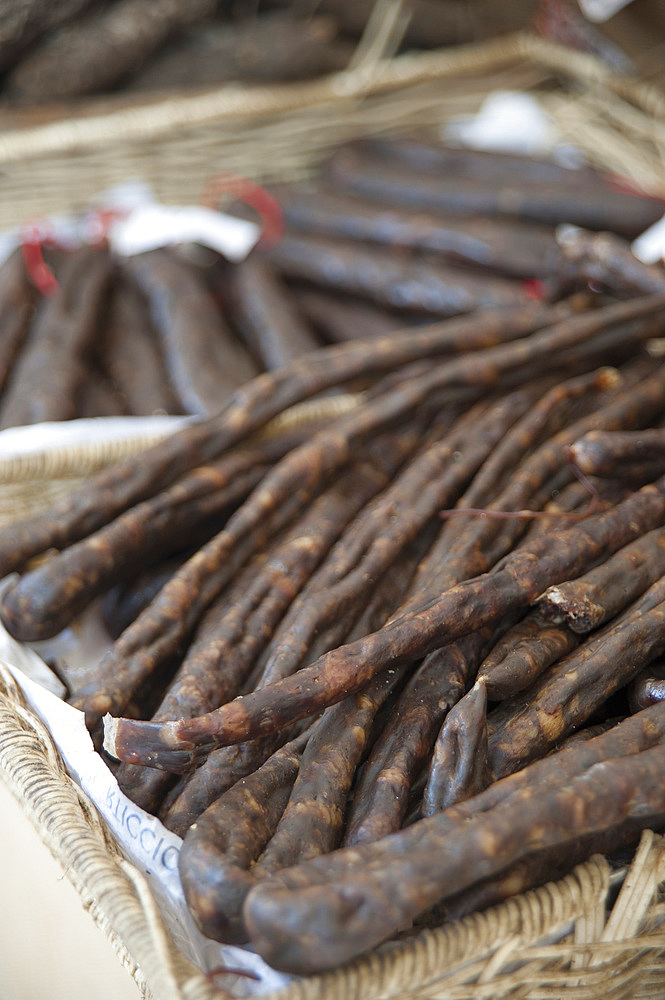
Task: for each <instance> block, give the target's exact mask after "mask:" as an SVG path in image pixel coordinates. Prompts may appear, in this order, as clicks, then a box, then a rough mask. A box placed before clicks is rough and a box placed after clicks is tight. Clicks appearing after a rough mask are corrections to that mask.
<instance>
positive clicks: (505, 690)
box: [478, 610, 580, 701]
mask: <svg viewBox="0 0 665 1000" xmlns="http://www.w3.org/2000/svg"><path fill="white" fill-rule="evenodd" d="M579 642H580V640H579V637H578V636H576V635H575V633H574V632H572V631H571V630H570V628H567V627H566V626H565V625H562V624H548V623H546V622H544V621H543V619H542V617H541V616H540V614H539V613H538V611H537V610H536V611H530V612H529V613H528V614H527V615H526V616H525V617H524V618H523V619H522V621H521V622H518V623H517V625H514V626H513V627H512V628H511V629H509V630H508V631H507V632H506V634H505V635H504V636H503V637H502V638H501V639H499V641H498V642H497V643H496V645H495V646H494V647H493V649H491V650H490V652H489V653H488V654H487V656H486V657H485V659H484V660H483V662H482V663H481V664H480V667H479V668H478V680H479V681H482V682H483V684H484V685H485V688H486V690H487V697H488V698H489V699H490V701H505V699H506V698H511V697H512V696H513V695H514V694H517V693H518V692H519V691H523V690H524V689H525V688H527V687H529V685H530V684H531V683H532V682H533V681H534V680H535V679H536V677H539V676H540V675H541V674H542V673H543V671H544V670H546V669H547V668H548V667H549V666H551V665H552V664H553V663H556V662H557V660H560V659H561V658H562V657H563V656H565V655H566V654H567V653H570V652H572V650H573V649H575V648H576V647H577V646H578V645H579Z"/></svg>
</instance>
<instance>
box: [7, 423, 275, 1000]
mask: <svg viewBox="0 0 665 1000" xmlns="http://www.w3.org/2000/svg"><path fill="white" fill-rule="evenodd" d="M164 419H165V420H166V421H168V422H169V424H170V426H173V427H176V426H178V425H179V424H180V423H181V422H182V421H181V420H180V419H179V418H172V417H171V418H164ZM89 425H94V432H93V438H94V440H96V441H99V440H100V435H101V437H104V436H106V439H114V440H115V439H117V436H118V435H124V436H127V435H128V434H129V433H130V432H131V433H132V434H134V435H136V434H139V435H142V434H144V433H145V432H146V429H148V428H155V427H160V426H163V425H162V424H161V420H160V419H158V422H157V423H155V420H154V419H153V418H132V417H122V418H113V417H110V418H100V419H99V420H96V421H89V420H86V421H79V420H77V421H71V422H63V423H61V424H52V425H41V424H35V425H33V426H30V427H22V428H16V429H12V430H8V431H3V432H2V433H1V434H0V459H2V458H4V457H9V456H10V455H11V456H12V457H15V456H17V455H19V454H26V453H31V454H33V453H35V452H36V451H43V450H44V443H45V441H48V442H49V444H50V446H51V447H53V448H58V447H63V446H65V444H66V445H69V446H71V445H72V444H74V443H81V442H82V440H83V439H84V438H85V436H86V434H90V433H91V431H92V428H91V427H90V426H89ZM79 432H80V433H79ZM19 443H20V444H22V445H23V446H24V450H21V447H19ZM13 579H15V577H8V578H7V579H5V580H4V581H2V582H0V595H1V594H2V592H3V591H4V590H5V589H6V587H7V586H9V584H10V583H11V582H12V580H13ZM108 643H109V639H108V637H107V636H106V634H105V631H104V629H103V626H102V624H101V618H100V615H99V613H98V610H97V608H96V607H95V606H93V607H91V608H90V609H89V610H88V612H86V613H85V614H84V615H83V616H82V617H81V620H80V621H79V622H77V624H76V626H75V627H74V628H72V629H66V630H64V631H63V632H62V633H60V635H58V636H56V637H55V638H54V639H51V640H48V641H44V642H40V643H34V644H32V645H31V646H28V645H25V644H23V643H19V642H16V640H14V639H13V638H12V637H11V636H10V635H9V634H8V633H7V631H6V630H5V629H4V628H3V627H2V625H0V660H2V661H3V663H5V664H6V666H7V668H8V669H9V671H10V672H11V674H12V676H13V677H14V678H15V680H16V682H17V683H18V685H19V686H20V688H21V690H22V692H23V694H24V696H25V699H26V701H27V703H28V705H29V706H30V708H31V709H32V710H33V711H34V712H35V714H36V715H38V716H39V718H40V719H42V721H43V722H44V723H45V724H46V726H47V728H48V730H49V732H50V733H51V736H52V737H53V741H54V743H55V744H56V746H57V747H58V749H59V751H60V753H61V755H62V758H63V760H64V763H65V765H66V767H67V770H68V771H69V773H70V774H71V776H72V777H73V778H74V780H75V781H76V782H77V783H78V784H79V785H80V787H81V788H82V789H83V791H84V792H85V793H86V795H87V796H88V797H89V798H90V800H91V801H92V802H93V803H94V805H95V806H96V807H97V809H98V811H99V812H100V814H101V815H102V816H103V818H104V820H105V821H106V823H107V824H108V826H109V828H110V829H111V831H112V832H113V835H114V836H115V838H116V840H117V843H118V845H119V847H120V849H121V851H122V853H123V854H124V855H125V856H126V857H127V859H128V860H129V861H131V862H133V863H134V864H135V865H136V867H137V868H138V869H139V870H140V871H141V872H143V873H144V874H145V875H146V876H147V877H148V879H149V881H150V884H151V887H152V889H153V892H154V894H155V896H156V898H157V900H158V903H159V906H160V911H161V912H162V914H163V916H164V919H165V920H166V922H167V924H168V926H169V930H170V931H171V933H172V935H173V938H174V940H175V942H176V944H177V946H178V947H179V948H180V949H181V951H182V952H183V954H185V955H186V956H187V957H188V958H189V959H190V960H191V961H193V962H194V963H195V964H196V965H198V966H199V967H200V968H201V969H202V970H203V971H204V972H207V971H210V970H211V969H215V968H218V967H220V966H224V967H228V968H235V969H243V970H246V971H248V972H250V973H252V974H253V975H254V976H256V977H257V979H256V980H254V979H250V978H247V977H244V976H243V977H232V978H229V977H227V978H225V979H224V981H223V985H224V988H226V989H230V990H232V991H233V989H234V985H235V986H237V992H238V993H242V994H244V995H250V994H255V995H260V994H261V993H264V992H267V991H269V990H271V989H276V988H278V987H280V986H283V985H284V984H285V983H287V982H288V981H289V978H290V977H288V976H285V975H283V974H282V973H278V972H275V971H274V970H273V969H271V968H270V967H269V966H267V965H266V964H265V962H263V960H262V959H260V958H259V957H258V956H257V955H254V954H253V953H252V952H250V951H248V950H246V949H242V948H237V947H233V946H227V945H220V944H218V943H216V942H214V941H210V940H208V939H206V938H204V937H203V936H202V935H201V934H200V933H199V931H198V930H197V928H196V927H195V925H194V922H193V920H192V918H191V917H190V915H189V912H188V910H187V906H186V903H185V899H184V895H183V890H182V885H181V882H180V876H179V874H178V853H179V851H180V847H181V845H182V841H181V840H180V838H179V837H176V836H175V835H174V834H172V833H170V832H169V831H168V830H167V829H166V828H165V827H164V826H163V824H162V823H161V822H160V821H159V820H158V819H156V818H155V817H154V816H151V815H149V814H148V813H146V812H144V810H143V809H140V808H139V807H138V806H136V805H134V803H133V802H131V801H130V799H128V798H127V796H126V795H124V794H123V792H122V791H121V790H120V789H119V788H118V784H117V781H116V779H115V777H114V776H113V774H112V773H111V771H110V770H109V768H108V767H107V766H106V764H105V762H104V760H103V759H102V757H101V756H100V755H99V754H97V753H96V752H95V750H94V747H93V744H92V740H91V739H90V736H89V734H88V731H87V729H86V728H85V723H84V716H83V713H82V712H79V711H78V710H77V709H74V708H71V707H70V706H69V705H67V704H66V703H65V702H64V701H62V700H61V699H62V695H63V694H64V687H63V685H62V683H61V682H60V680H59V679H58V678H57V677H56V676H55V675H54V674H53V673H52V671H51V670H50V669H49V668H48V667H47V665H46V663H45V662H44V660H43V659H42V657H41V656H40V655H38V652H37V650H39V652H40V653H41V654H42V655H43V656H45V657H47V658H52V657H56V656H60V657H64V658H66V660H67V664H68V667H71V669H77V667H83V666H84V664H85V663H86V662H87V663H91V662H95V661H96V660H97V659H98V658H99V657H100V656H101V654H102V653H103V651H104V649H105V648H106V646H107V645H108ZM233 980H235V981H236V982H235V983H234V981H233Z"/></svg>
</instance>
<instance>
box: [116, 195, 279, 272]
mask: <svg viewBox="0 0 665 1000" xmlns="http://www.w3.org/2000/svg"><path fill="white" fill-rule="evenodd" d="M108 235H109V241H110V243H111V246H112V247H113V249H114V250H115V252H116V253H119V254H121V255H122V256H124V257H130V256H132V255H133V254H137V253H144V252H145V251H147V250H155V249H156V248H157V247H162V246H167V245H168V244H172V243H201V244H202V245H203V246H207V247H210V248H211V249H212V250H216V251H217V253H220V254H222V256H223V257H226V258H227V260H232V261H238V260H243V259H244V258H245V257H246V256H247V254H248V253H249V251H250V250H251V249H252V247H253V246H254V245H255V243H256V242H257V240H258V238H259V235H260V234H259V228H258V226H256V225H255V224H254V223H253V222H247V221H246V220H245V219H235V218H233V217H232V216H230V215H224V214H223V213H221V212H216V211H215V210H214V209H211V208H204V207H203V206H201V205H192V206H187V207H183V208H170V207H167V206H165V205H144V206H142V207H140V208H137V209H136V210H135V211H133V212H132V213H131V214H130V215H129V216H127V218H125V219H119V220H118V221H117V222H114V223H113V225H112V226H111V227H110V229H109V234H108Z"/></svg>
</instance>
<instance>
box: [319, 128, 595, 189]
mask: <svg viewBox="0 0 665 1000" xmlns="http://www.w3.org/2000/svg"><path fill="white" fill-rule="evenodd" d="M350 148H351V150H352V151H353V152H354V153H355V154H356V156H357V157H358V158H359V159H365V160H369V162H373V163H375V164H377V163H381V162H383V163H385V162H386V161H388V162H392V163H397V164H402V165H403V166H406V167H410V168H411V169H412V170H414V171H418V172H425V173H429V174H435V175H436V176H437V177H439V178H441V177H470V178H473V179H474V180H476V181H480V182H482V183H483V184H485V185H487V186H488V187H492V186H493V187H496V186H497V184H505V183H509V184H513V183H514V182H515V179H516V178H518V179H519V183H520V185H523V186H524V187H527V186H536V187H545V188H549V189H552V188H556V189H558V190H561V189H563V190H568V189H570V188H572V189H576V190H579V189H580V188H583V189H584V190H586V191H593V192H594V193H597V192H598V188H599V186H601V185H602V184H603V183H604V181H605V177H604V175H603V174H602V173H601V172H600V171H599V170H596V169H594V168H593V167H577V168H571V167H565V166H563V165H562V164H560V163H555V162H554V160H548V159H539V158H538V157H535V156H523V155H520V154H513V153H500V152H490V151H489V150H485V149H469V148H465V147H457V146H446V145H444V144H443V143H428V142H424V141H423V140H422V139H413V138H410V137H399V138H396V137H395V136H391V137H390V138H389V139H384V138H381V137H380V136H377V137H374V136H372V137H370V138H367V139H361V140H358V141H356V142H354V143H353V144H352V145H351V146H350ZM338 155H340V156H342V153H340V154H338Z"/></svg>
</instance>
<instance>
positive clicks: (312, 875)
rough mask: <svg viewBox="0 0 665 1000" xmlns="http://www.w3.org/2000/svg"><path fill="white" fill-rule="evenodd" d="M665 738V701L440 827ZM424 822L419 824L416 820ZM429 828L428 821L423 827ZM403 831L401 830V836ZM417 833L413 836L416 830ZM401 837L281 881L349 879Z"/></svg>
mask: <svg viewBox="0 0 665 1000" xmlns="http://www.w3.org/2000/svg"><path fill="white" fill-rule="evenodd" d="M664 741H665V705H661V704H658V705H654V706H652V707H650V708H648V709H645V710H644V711H642V712H637V713H636V714H635V715H632V716H629V717H628V718H626V719H624V720H623V721H622V722H620V723H619V724H618V725H615V726H612V727H611V728H610V729H608V730H606V731H605V732H603V733H602V734H600V735H599V736H596V737H595V738H593V739H590V740H584V741H582V742H581V743H577V744H573V745H571V746H570V747H566V748H562V749H560V750H557V751H556V752H555V753H552V754H549V755H548V756H547V757H544V758H542V759H541V760H537V761H534V762H533V763H531V764H528V765H527V766H526V767H525V768H523V769H522V770H521V771H516V772H515V773H514V774H510V775H508V776H507V777H505V778H502V779H501V780H500V781H497V782H494V784H491V785H489V786H488V787H487V788H486V789H485V790H484V791H482V792H480V793H479V794H478V795H474V796H473V797H472V798H470V799H466V800H465V801H464V802H460V803H458V804H457V805H456V806H451V807H449V808H448V809H446V810H445V812H443V813H439V814H438V819H437V824H436V825H437V827H438V829H439V831H440V833H441V835H442V836H444V835H445V834H446V831H449V830H454V829H455V828H456V827H458V826H459V825H460V824H461V823H464V822H466V821H467V820H469V819H473V818H474V817H481V816H482V815H483V814H489V813H491V812H492V811H493V810H494V809H496V807H497V806H499V807H503V806H504V805H506V806H508V805H509V804H510V803H511V802H517V801H519V800H520V798H521V797H526V798H528V797H529V796H530V795H533V796H535V795H540V794H541V793H542V792H544V793H545V794H547V792H548V790H550V789H552V788H559V787H566V786H567V785H568V784H569V782H570V781H571V779H573V778H575V777H576V776H577V775H579V774H583V773H585V772H586V771H587V770H589V768H591V767H593V766H594V765H595V764H599V763H603V762H605V761H608V760H612V759H614V758H618V757H625V756H629V755H631V754H636V753H641V752H642V751H644V750H648V749H650V748H651V747H654V746H657V745H662V743H663V742H664ZM414 826H416V827H418V826H419V824H414ZM420 829H421V830H426V829H427V826H420ZM397 836H401V835H397ZM411 836H413V835H411ZM398 842H399V841H398V840H397V837H396V836H391V837H384V838H383V839H382V840H378V841H375V842H374V843H372V844H361V845H358V846H357V847H355V848H345V849H344V850H340V851H334V852H333V853H331V854H329V855H328V857H327V858H326V859H325V861H326V864H325V865H324V864H323V860H324V859H321V860H320V861H313V862H312V863H309V862H308V863H307V864H303V865H298V866H294V867H292V868H290V869H286V870H284V871H282V872H280V873H279V874H278V875H276V876H275V882H276V883H278V884H279V885H283V886H285V887H288V888H290V889H299V888H305V887H307V886H310V885H326V884H327V883H328V882H329V881H332V880H337V879H338V878H344V877H345V876H346V875H347V874H349V873H351V872H353V871H355V870H357V868H358V867H359V866H363V865H365V866H366V865H367V864H368V862H371V865H372V867H375V868H376V870H379V869H380V867H381V864H382V859H383V858H384V857H388V858H389V857H390V856H391V855H392V854H393V847H392V845H393V844H394V843H398Z"/></svg>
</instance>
